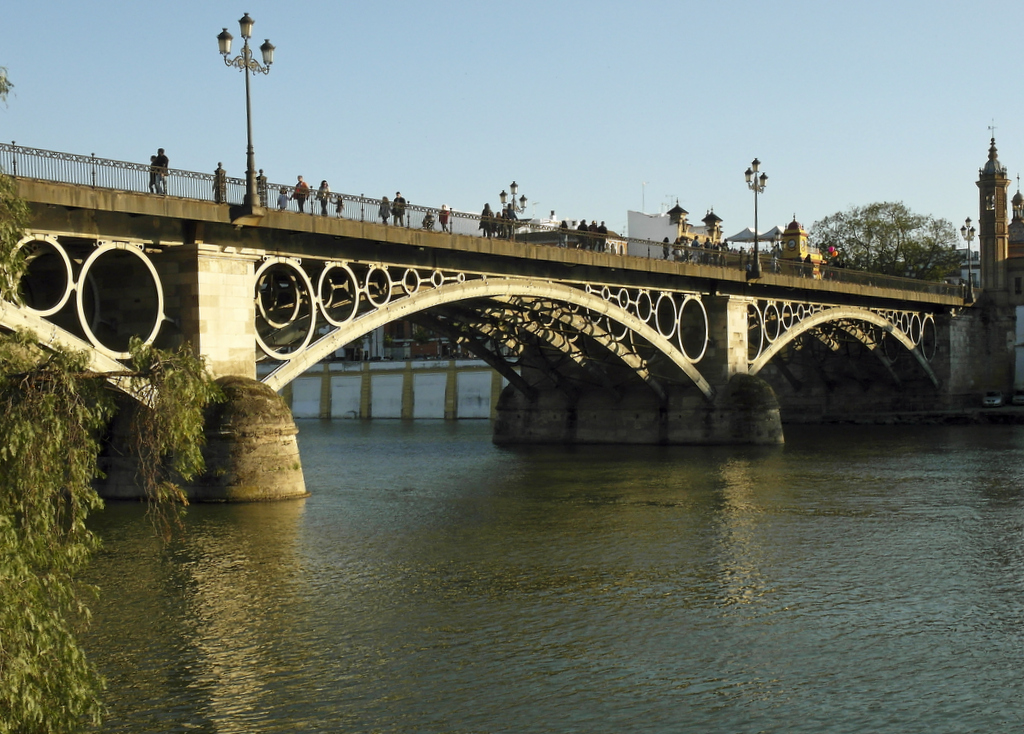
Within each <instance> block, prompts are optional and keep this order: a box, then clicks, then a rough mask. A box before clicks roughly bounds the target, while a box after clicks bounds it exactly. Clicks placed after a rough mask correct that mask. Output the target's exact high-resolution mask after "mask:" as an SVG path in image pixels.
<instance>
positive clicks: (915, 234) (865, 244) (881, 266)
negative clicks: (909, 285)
mask: <svg viewBox="0 0 1024 734" xmlns="http://www.w3.org/2000/svg"><path fill="white" fill-rule="evenodd" d="M809 234H810V237H811V241H812V242H814V243H815V245H816V246H817V247H818V249H819V250H821V251H828V249H829V247H835V248H836V250H838V252H839V258H840V259H841V260H842V262H843V264H844V265H846V266H847V267H851V268H855V269H858V270H866V271H868V272H872V273H881V274H884V275H896V276H901V277H905V278H918V279H920V280H936V281H938V280H942V279H943V278H945V277H947V276H949V275H951V274H958V273H959V270H960V261H961V257H960V254H959V253H958V252H957V249H956V248H957V246H958V245H959V243H960V239H959V237H958V235H957V233H956V230H955V229H954V228H953V225H952V224H950V222H949V221H947V220H945V219H936V218H934V217H932V216H929V215H923V214H915V213H914V212H912V211H911V210H910V209H909V208H908V207H907V206H906V205H905V204H903V203H902V202H892V201H884V202H876V203H873V204H867V205H865V206H854V207H851V208H849V209H847V210H846V211H843V212H836V213H835V214H832V215H831V216H828V217H825V218H824V219H820V220H818V221H817V222H815V223H814V224H813V225H812V226H811V229H810V232H809Z"/></svg>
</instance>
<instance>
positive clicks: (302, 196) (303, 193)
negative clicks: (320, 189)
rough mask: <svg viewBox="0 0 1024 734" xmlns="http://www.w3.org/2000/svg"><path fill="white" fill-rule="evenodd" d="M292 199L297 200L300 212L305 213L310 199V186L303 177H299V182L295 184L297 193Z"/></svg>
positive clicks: (295, 192) (294, 193)
mask: <svg viewBox="0 0 1024 734" xmlns="http://www.w3.org/2000/svg"><path fill="white" fill-rule="evenodd" d="M292 198H293V199H295V203H296V204H298V206H299V212H300V213H302V212H305V211H306V199H308V198H309V184H308V183H306V182H305V181H304V180H303V179H302V176H299V181H298V183H296V184H295V191H293V192H292Z"/></svg>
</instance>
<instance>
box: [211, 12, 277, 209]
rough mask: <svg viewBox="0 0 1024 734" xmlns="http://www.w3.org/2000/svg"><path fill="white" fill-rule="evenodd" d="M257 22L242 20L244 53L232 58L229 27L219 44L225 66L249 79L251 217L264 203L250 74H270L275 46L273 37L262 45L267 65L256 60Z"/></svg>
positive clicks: (247, 174)
mask: <svg viewBox="0 0 1024 734" xmlns="http://www.w3.org/2000/svg"><path fill="white" fill-rule="evenodd" d="M253 22H254V21H253V19H252V18H250V17H249V14H248V13H246V14H245V15H243V16H242V18H241V20H239V21H238V27H239V28H240V29H241V33H242V38H243V39H245V43H244V45H243V46H242V53H241V54H240V55H238V56H236V57H235V58H233V59H229V58H228V56H229V55H230V54H231V41H232V36H231V34H230V33H228V29H227V28H225V29H224V30H222V31H221V32H220V34H219V35H218V36H217V45H218V46H219V47H220V52H221V54H222V55H223V56H224V64H225V65H226V66H234V67H236V68H237V69H238V70H239V71H241V72H242V74H243V75H244V76H245V121H246V130H247V133H248V149H247V150H246V160H245V205H244V212H243V215H251V214H252V213H253V211H254V210H255V209H259V208H260V207H261V206H262V205H263V202H261V201H260V194H259V190H258V189H257V188H256V155H255V153H253V148H252V98H251V96H250V94H249V73H250V72H251V73H253V74H256V73H257V72H259V73H260V74H269V73H270V65H271V64H273V63H274V46H273V44H271V43H270V39H269V38H268V39H266V40H265V41H264V42H263V45H262V46H260V53H262V54H263V64H264V65H263V66H261V65H260V63H259V62H258V61H256V59H254V58H253V56H252V51H251V50H250V49H249V37H250V36H252V26H253Z"/></svg>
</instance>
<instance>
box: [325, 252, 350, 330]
mask: <svg viewBox="0 0 1024 734" xmlns="http://www.w3.org/2000/svg"><path fill="white" fill-rule="evenodd" d="M339 291H340V292H343V293H344V294H345V295H344V296H339V295H338V294H339ZM316 292H317V300H318V302H319V304H320V313H321V315H322V316H323V317H324V319H325V320H326V321H327V322H328V323H329V324H331V325H332V326H342V325H343V324H347V323H348V322H349V321H351V320H352V319H354V318H355V317H356V314H357V313H358V312H359V279H358V278H356V274H355V273H353V272H352V268H350V267H349V266H348V265H345V264H343V263H334V262H330V263H326V264H325V266H324V269H323V270H321V271H320V278H319V279H318V281H317V284H316ZM343 298H347V303H343ZM339 315H340V316H341V318H337V316H339Z"/></svg>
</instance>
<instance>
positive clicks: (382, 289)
mask: <svg viewBox="0 0 1024 734" xmlns="http://www.w3.org/2000/svg"><path fill="white" fill-rule="evenodd" d="M392 288H393V283H392V282H391V275H390V273H388V269H387V267H386V266H385V267H381V266H380V265H373V266H371V267H370V269H369V270H367V271H366V282H365V283H363V293H365V294H366V300H367V301H369V302H370V304H371V305H372V306H373V307H374V308H384V307H385V306H387V305H388V304H389V303H390V302H391V290H392Z"/></svg>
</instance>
